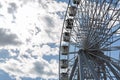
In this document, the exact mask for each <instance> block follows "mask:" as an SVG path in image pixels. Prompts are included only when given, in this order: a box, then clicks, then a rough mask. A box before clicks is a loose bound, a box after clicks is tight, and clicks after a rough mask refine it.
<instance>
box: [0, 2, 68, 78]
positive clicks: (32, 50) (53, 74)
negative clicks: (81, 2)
mask: <svg viewBox="0 0 120 80" xmlns="http://www.w3.org/2000/svg"><path fill="white" fill-rule="evenodd" d="M65 2H66V1H64V0H0V36H1V38H0V80H56V79H58V50H59V42H60V41H59V40H60V33H61V28H62V23H63V15H64V12H65V10H66V7H67V3H65Z"/></svg>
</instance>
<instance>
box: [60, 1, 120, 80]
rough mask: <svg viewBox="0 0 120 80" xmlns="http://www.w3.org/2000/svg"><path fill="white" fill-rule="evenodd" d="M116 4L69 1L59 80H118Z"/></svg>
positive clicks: (119, 12)
mask: <svg viewBox="0 0 120 80" xmlns="http://www.w3.org/2000/svg"><path fill="white" fill-rule="evenodd" d="M119 29H120V0H69V2H68V7H67V10H66V14H65V18H64V22H63V28H62V33H61V40H60V51H59V80H120V30H119Z"/></svg>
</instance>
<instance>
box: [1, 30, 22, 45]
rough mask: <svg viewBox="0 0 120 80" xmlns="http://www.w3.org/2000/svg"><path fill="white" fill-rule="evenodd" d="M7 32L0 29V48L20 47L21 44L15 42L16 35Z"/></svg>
mask: <svg viewBox="0 0 120 80" xmlns="http://www.w3.org/2000/svg"><path fill="white" fill-rule="evenodd" d="M9 32H10V31H9V30H7V29H2V28H0V46H6V45H20V44H21V42H20V41H18V40H17V39H18V37H17V35H15V34H12V33H9Z"/></svg>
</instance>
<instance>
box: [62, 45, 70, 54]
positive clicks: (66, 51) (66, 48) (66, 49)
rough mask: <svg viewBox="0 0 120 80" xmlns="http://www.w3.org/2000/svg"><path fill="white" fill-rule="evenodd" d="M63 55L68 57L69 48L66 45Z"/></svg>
mask: <svg viewBox="0 0 120 80" xmlns="http://www.w3.org/2000/svg"><path fill="white" fill-rule="evenodd" d="M61 51H62V55H68V52H69V47H68V46H66V45H64V46H62V47H61Z"/></svg>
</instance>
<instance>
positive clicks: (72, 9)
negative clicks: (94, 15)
mask: <svg viewBox="0 0 120 80" xmlns="http://www.w3.org/2000/svg"><path fill="white" fill-rule="evenodd" d="M76 12H77V7H75V6H71V7H69V8H68V13H69V16H75V15H76Z"/></svg>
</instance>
